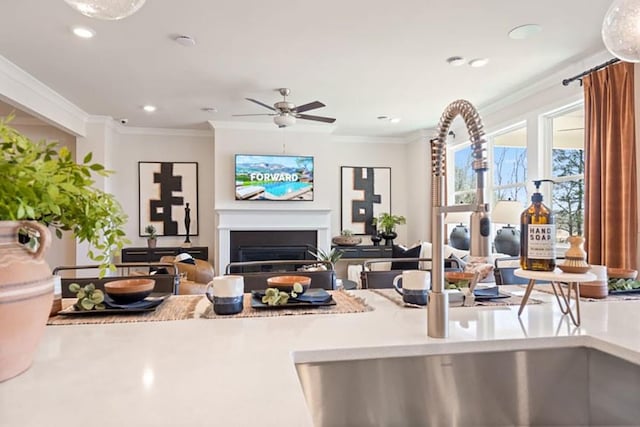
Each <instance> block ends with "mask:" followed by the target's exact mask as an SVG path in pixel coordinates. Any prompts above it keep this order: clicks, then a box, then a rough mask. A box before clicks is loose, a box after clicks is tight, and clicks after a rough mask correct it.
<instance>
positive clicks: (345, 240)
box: [331, 230, 362, 246]
mask: <svg viewBox="0 0 640 427" xmlns="http://www.w3.org/2000/svg"><path fill="white" fill-rule="evenodd" d="M331 241H332V242H333V243H334V244H335V245H338V246H356V245H359V244H360V243H362V237H360V236H355V235H354V234H353V231H351V230H342V231H341V232H340V235H339V236H335V237H333V238H332V239H331Z"/></svg>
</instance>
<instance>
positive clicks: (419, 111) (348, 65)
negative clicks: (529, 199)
mask: <svg viewBox="0 0 640 427" xmlns="http://www.w3.org/2000/svg"><path fill="white" fill-rule="evenodd" d="M609 4H610V0H589V1H588V2H587V1H584V0H562V1H557V0H553V1H551V0H538V1H528V2H525V1H513V0H483V1H478V0H458V1H451V0H450V1H434V0H399V1H396V2H389V1H380V0H366V1H365V0H323V1H315V2H310V1H304V0H280V1H278V2H267V1H264V0H235V1H211V0H185V1H180V2H179V1H175V0H148V1H147V2H146V4H145V5H144V6H143V7H142V9H140V11H139V12H137V13H136V14H135V15H133V16H130V17H128V18H125V19H123V20H121V21H100V20H96V19H90V18H87V17H84V16H82V15H80V14H79V13H77V12H75V11H74V10H72V9H71V8H70V7H69V6H67V5H66V3H65V2H64V1H63V0H46V1H44V0H21V1H11V2H4V4H3V6H2V15H3V18H4V19H3V20H2V25H0V55H2V56H4V57H6V58H7V59H8V60H10V61H11V62H13V63H15V64H16V65H18V66H19V67H21V68H22V69H24V70H25V71H27V72H28V73H30V74H31V75H33V76H34V77H36V78H37V79H39V80H40V81H42V82H43V83H45V84H46V85H47V86H49V87H50V88H52V89H53V90H55V91H57V92H58V93H60V94H61V95H63V96H64V97H66V98H67V99H68V100H70V101H71V102H73V103H74V104H76V105H77V106H78V107H80V108H81V109H83V110H85V111H86V112H87V113H89V114H93V115H105V116H111V117H114V118H121V117H126V118H128V119H129V126H142V127H161V128H163V127H166V128H191V129H206V128H208V125H207V124H206V122H207V120H213V121H239V122H260V123H271V118H270V117H266V116H264V117H262V116H258V117H232V116H231V115H232V114H249V113H264V112H268V111H267V110H266V109H263V108H261V107H260V106H258V105H255V104H252V103H250V102H248V101H246V100H244V98H245V97H249V98H255V99H258V100H261V101H262V102H264V103H266V104H269V105H271V104H273V103H274V102H276V101H277V100H279V99H280V96H279V95H278V94H277V92H275V91H274V89H276V88H279V87H288V88H291V90H292V94H291V96H290V101H292V102H294V103H296V104H298V105H301V104H305V103H307V102H311V101H314V100H319V101H322V102H323V103H325V104H326V105H327V107H325V108H322V109H318V110H312V111H309V112H308V114H315V115H322V116H330V117H335V118H337V121H336V123H335V124H334V125H326V124H320V126H333V127H334V134H337V135H379V136H391V135H398V136H400V135H403V134H406V133H409V132H412V131H415V130H418V129H423V128H429V127H433V126H435V125H436V124H437V121H438V119H439V117H440V114H441V113H442V110H443V109H444V107H445V106H446V105H447V104H449V102H451V101H453V100H455V99H458V98H465V99H468V100H470V101H471V102H473V103H474V104H475V105H476V106H482V105H486V104H488V103H490V102H491V101H495V100H497V99H499V98H501V97H503V96H505V95H508V94H510V93H513V92H514V91H515V90H517V89H521V88H524V87H526V86H528V85H530V84H531V83H532V82H535V81H537V80H539V79H540V78H542V77H543V76H545V75H548V74H549V73H551V72H553V71H557V70H559V69H562V68H564V67H566V66H567V65H569V64H572V63H574V62H575V61H577V60H579V59H582V58H585V57H587V56H589V55H591V54H594V53H596V52H599V51H602V50H603V49H604V46H603V44H602V41H601V39H600V26H601V23H602V18H603V17H604V14H605V12H606V10H607V8H608V6H609ZM528 23H536V24H539V25H541V26H542V28H543V30H542V32H541V33H539V34H537V35H535V36H533V37H532V38H530V39H526V40H512V39H510V38H509V37H508V36H507V33H508V31H509V30H510V29H511V28H513V27H516V26H518V25H522V24H528ZM73 25H84V26H90V27H91V28H93V29H94V30H95V31H96V37H95V38H93V39H91V40H82V39H79V38H77V37H76V36H74V35H73V34H72V33H71V32H70V27H71V26H73ZM178 34H187V35H190V36H192V37H193V38H195V39H196V41H197V45H196V46H195V47H188V48H187V47H183V46H181V45H179V44H177V43H176V42H174V41H173V38H174V37H175V36H176V35H178ZM454 55H459V56H463V57H465V58H466V59H468V60H470V59H473V58H477V57H487V58H489V59H490V62H489V64H488V65H487V66H486V67H484V68H477V69H476V68H471V67H469V66H466V65H464V66H461V67H457V68H454V67H451V66H449V65H448V64H447V63H446V62H445V59H446V58H447V57H449V56H454ZM567 77H569V76H567ZM558 84H560V83H558ZM147 103H151V104H154V105H156V106H157V107H158V110H157V112H155V113H153V114H149V113H145V112H143V111H142V110H141V107H142V105H144V104H147ZM203 107H215V108H217V110H218V112H217V113H207V112H204V111H202V110H201V109H202V108H203ZM379 115H388V116H390V117H400V118H401V119H402V120H401V121H400V122H399V123H397V124H392V123H390V122H388V121H384V122H383V121H381V120H378V119H377V118H376V117H377V116H379ZM299 122H301V123H315V122H304V121H299ZM274 126H275V125H274Z"/></svg>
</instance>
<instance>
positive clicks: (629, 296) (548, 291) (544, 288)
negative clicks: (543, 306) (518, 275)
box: [518, 283, 640, 302]
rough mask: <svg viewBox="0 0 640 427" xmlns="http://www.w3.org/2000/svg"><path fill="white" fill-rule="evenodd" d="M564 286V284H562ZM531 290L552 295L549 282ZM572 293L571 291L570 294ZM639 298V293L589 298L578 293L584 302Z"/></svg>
mask: <svg viewBox="0 0 640 427" xmlns="http://www.w3.org/2000/svg"><path fill="white" fill-rule="evenodd" d="M518 286H519V287H521V288H523V289H526V288H527V285H518ZM563 286H565V285H563ZM533 290H535V291H539V292H543V293H545V294H551V295H553V289H552V288H551V285H550V284H546V283H543V284H539V285H538V284H536V285H535V286H534V287H533ZM571 295H573V293H572V294H571ZM571 298H573V296H572V297H571ZM639 299H640V293H637V294H617V295H612V294H609V295H607V296H606V297H604V298H589V297H585V296H582V295H580V301H586V302H601V301H605V302H614V301H633V300H639Z"/></svg>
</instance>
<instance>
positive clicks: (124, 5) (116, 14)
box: [64, 0, 145, 21]
mask: <svg viewBox="0 0 640 427" xmlns="http://www.w3.org/2000/svg"><path fill="white" fill-rule="evenodd" d="M64 1H65V2H66V3H67V4H68V5H69V6H71V7H72V8H74V9H75V10H77V11H78V12H80V13H81V14H83V15H85V16H88V17H89V18H97V19H105V20H108V21H115V20H118V19H123V18H126V17H127V16H130V15H133V14H134V13H136V12H137V11H138V9H140V8H141V7H142V5H144V2H145V0H64Z"/></svg>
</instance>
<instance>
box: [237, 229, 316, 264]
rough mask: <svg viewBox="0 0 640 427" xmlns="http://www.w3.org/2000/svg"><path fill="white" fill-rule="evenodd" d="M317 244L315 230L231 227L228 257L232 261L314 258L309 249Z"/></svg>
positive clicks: (312, 248)
mask: <svg viewBox="0 0 640 427" xmlns="http://www.w3.org/2000/svg"><path fill="white" fill-rule="evenodd" d="M316 246H317V231H316V230H273V231H272V230H251V231H238V230H235V231H234V230H232V231H231V238H230V243H229V258H230V259H231V262H244V261H266V260H277V259H313V256H312V255H311V254H309V251H310V250H314V249H315V247H316Z"/></svg>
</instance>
